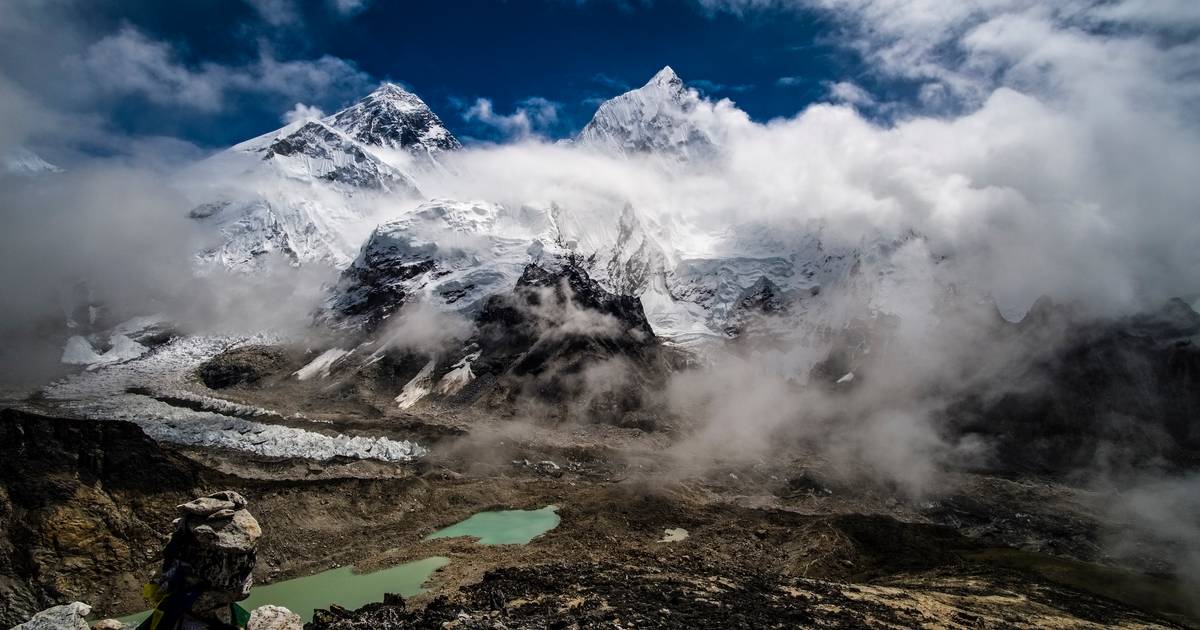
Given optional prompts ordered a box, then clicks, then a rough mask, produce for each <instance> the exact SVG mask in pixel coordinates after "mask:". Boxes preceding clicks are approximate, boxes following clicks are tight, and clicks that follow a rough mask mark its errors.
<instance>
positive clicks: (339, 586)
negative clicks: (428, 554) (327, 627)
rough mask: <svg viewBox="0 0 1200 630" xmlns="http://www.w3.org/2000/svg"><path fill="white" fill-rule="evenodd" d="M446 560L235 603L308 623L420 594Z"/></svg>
mask: <svg viewBox="0 0 1200 630" xmlns="http://www.w3.org/2000/svg"><path fill="white" fill-rule="evenodd" d="M448 562H450V559H449V558H443V557H441V556H434V557H432V558H425V559H424V560H418V561H416V562H409V563H407V564H401V565H398V566H394V567H392V568H390V569H383V570H382V571H375V572H374V573H355V572H354V571H353V570H352V568H351V567H341V568H338V569H330V570H329V571H322V572H321V573H317V574H316V575H310V576H308V577H302V578H296V579H294V580H286V581H283V582H277V583H275V584H264V585H263V586H255V587H254V589H253V590H251V591H250V597H248V598H246V599H245V600H244V601H241V602H238V605H240V606H241V607H242V608H245V609H246V610H254V609H255V608H258V607H259V606H264V605H266V604H275V605H276V606H283V607H284V608H287V609H288V610H290V611H292V612H294V613H296V614H297V615H300V618H301V619H303V620H304V621H305V622H308V621H312V616H313V611H314V610H316V609H318V608H328V607H329V605H330V604H338V605H339V606H344V607H346V608H349V609H351V610H354V609H355V608H359V607H361V606H363V605H365V604H369V603H371V602H378V601H382V600H383V596H384V595H385V594H387V593H397V594H399V595H403V596H405V597H410V596H412V595H416V594H417V593H420V592H421V591H422V590H423V589H422V586H423V585H424V584H425V582H426V581H427V580H429V576H430V575H433V572H434V571H437V570H438V569H440V568H442V567H443V566H446V564H447V563H448ZM148 614H149V611H145V612H141V613H137V614H135V615H129V616H128V617H122V618H121V619H120V620H121V621H122V622H123V623H125V624H137V623H141V621H142V619H144V618H145V617H146V615H148Z"/></svg>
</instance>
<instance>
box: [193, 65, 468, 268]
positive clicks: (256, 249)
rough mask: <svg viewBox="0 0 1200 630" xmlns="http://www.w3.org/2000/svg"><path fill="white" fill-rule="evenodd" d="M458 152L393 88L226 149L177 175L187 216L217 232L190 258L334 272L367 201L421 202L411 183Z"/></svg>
mask: <svg viewBox="0 0 1200 630" xmlns="http://www.w3.org/2000/svg"><path fill="white" fill-rule="evenodd" d="M461 146H462V145H461V144H459V142H458V139H457V138H455V137H454V135H453V134H451V133H450V131H449V130H448V129H446V127H445V125H443V124H442V121H441V119H440V118H438V117H437V115H436V114H434V113H433V111H432V110H430V109H429V106H428V105H426V104H425V102H424V101H422V100H421V98H420V97H418V96H417V95H416V94H413V93H412V92H409V91H407V90H405V89H404V88H402V87H400V86H399V85H396V84H394V83H384V84H383V85H381V86H380V87H379V88H377V89H376V90H375V91H374V92H371V93H370V94H368V95H367V96H365V97H363V98H362V99H360V100H359V101H357V102H356V103H354V104H353V105H351V106H350V107H347V108H346V109H344V110H342V111H339V112H336V113H334V114H333V115H330V116H327V117H325V118H322V119H320V120H315V119H308V120H301V121H296V122H293V123H291V124H289V125H287V126H285V127H283V128H281V129H277V130H275V131H273V132H270V133H267V134H263V135H261V136H259V137H257V138H253V139H251V140H247V141H245V142H242V143H239V144H237V145H234V146H233V147H231V148H229V149H227V150H225V151H222V152H220V153H218V154H217V155H214V156H213V157H211V158H209V159H208V160H205V161H204V162H202V163H201V164H200V165H199V166H198V167H196V168H193V169H191V170H189V171H188V172H187V173H186V174H185V175H184V177H183V178H182V179H184V180H185V181H183V182H181V184H182V185H183V187H184V188H185V189H190V194H189V196H190V197H192V199H193V201H194V202H195V203H196V204H197V205H196V207H195V208H194V209H193V210H192V211H191V217H192V218H194V219H197V220H199V221H203V222H204V223H207V224H209V225H212V226H213V227H215V228H216V230H217V231H218V232H219V233H220V241H221V242H220V244H219V245H217V246H216V247H214V248H211V249H208V250H206V251H204V252H201V254H200V258H201V260H205V261H212V262H217V263H219V264H221V265H224V266H227V267H233V268H241V269H254V268H256V267H257V265H259V264H260V263H261V262H262V260H263V259H264V255H265V254H268V253H271V252H277V253H282V254H283V255H284V256H285V257H286V258H287V259H288V260H289V261H291V262H292V263H294V264H304V263H308V262H317V261H319V262H327V263H330V264H333V265H335V266H338V267H344V266H346V265H348V264H349V263H350V262H351V261H352V260H353V256H354V252H355V251H356V250H357V248H358V245H359V244H360V243H361V242H362V241H361V239H362V237H363V236H365V233H364V231H363V228H364V221H365V220H366V219H367V217H368V216H370V215H371V214H372V212H374V210H373V203H375V201H377V200H378V199H379V198H380V196H381V195H388V196H390V198H391V199H392V200H393V201H395V200H399V201H401V203H407V202H408V201H413V200H419V199H422V198H423V196H424V195H423V194H422V193H421V191H420V188H419V184H418V181H419V179H420V177H422V176H424V175H427V174H429V171H431V170H439V169H442V164H441V162H440V161H439V158H440V157H441V156H442V154H443V153H444V152H446V151H452V150H456V149H459V148H460V147H461ZM373 200H374V201H373Z"/></svg>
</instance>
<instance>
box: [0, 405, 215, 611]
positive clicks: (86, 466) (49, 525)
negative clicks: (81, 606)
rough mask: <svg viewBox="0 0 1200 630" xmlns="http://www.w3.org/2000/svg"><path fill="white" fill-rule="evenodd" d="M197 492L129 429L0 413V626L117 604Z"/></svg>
mask: <svg viewBox="0 0 1200 630" xmlns="http://www.w3.org/2000/svg"><path fill="white" fill-rule="evenodd" d="M198 483H199V471H198V469H197V468H196V466H195V465H194V464H192V463H191V462H189V461H187V460H185V459H183V458H181V457H178V456H175V455H174V454H172V453H169V452H167V451H164V450H162V449H161V448H160V447H159V446H158V445H157V444H155V443H154V442H153V441H152V440H150V438H148V437H146V435H145V434H144V433H142V430H141V429H139V428H138V427H137V426H136V425H134V424H131V423H128V422H119V421H110V422H96V421H88V420H67V419H61V418H48V417H44V416H38V415H33V414H28V413H23V412H19V411H14V410H4V411H0V626H4V627H9V626H12V625H14V624H17V623H20V622H22V621H24V620H26V619H28V618H29V617H30V615H32V614H33V613H35V612H37V611H38V610H42V609H44V608H46V607H48V606H50V605H52V604H56V603H62V602H65V601H71V600H83V601H87V602H92V603H96V602H106V603H110V604H116V603H117V602H115V601H114V599H115V596H114V593H115V592H116V591H117V590H119V586H121V584H122V583H125V584H124V585H125V586H129V584H128V583H127V582H129V581H135V578H134V577H132V573H133V572H138V571H141V570H142V569H143V568H145V567H146V566H148V565H149V564H151V563H153V561H154V556H155V554H156V550H157V549H158V548H159V547H160V546H161V544H162V538H160V535H159V534H158V532H160V531H164V530H166V529H167V528H168V524H169V522H170V520H171V518H172V517H173V514H172V511H171V510H170V509H169V506H170V505H173V504H175V503H178V502H179V501H180V500H181V499H183V498H185V497H187V496H188V495H190V494H191V493H192V492H193V490H192V489H193V488H194V487H195V486H196V485H197V484H198ZM130 505H139V506H141V507H139V509H137V510H136V511H135V510H130V509H129V507H128V506H130ZM135 585H136V584H135ZM123 604H124V605H125V606H127V607H129V608H134V607H136V605H137V604H138V602H124V603H123Z"/></svg>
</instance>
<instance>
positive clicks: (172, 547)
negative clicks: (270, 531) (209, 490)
mask: <svg viewBox="0 0 1200 630" xmlns="http://www.w3.org/2000/svg"><path fill="white" fill-rule="evenodd" d="M178 509H179V514H180V517H179V518H178V519H175V521H174V525H175V531H174V532H173V533H172V534H171V540H170V542H168V543H167V547H166V549H164V550H163V565H162V572H161V574H160V576H159V585H160V586H162V587H163V588H166V589H168V590H171V589H176V590H177V589H178V588H179V586H180V585H181V584H182V585H186V587H187V588H189V589H190V588H196V587H198V588H201V589H203V593H202V594H201V595H200V597H199V598H198V599H197V600H196V601H195V603H194V604H193V605H192V612H193V614H195V615H196V616H197V617H199V618H202V619H203V618H210V619H220V620H221V621H227V614H228V609H229V605H230V604H232V603H233V602H237V601H241V600H243V599H246V598H247V597H249V596H250V586H251V585H252V584H253V577H252V573H253V572H254V563H255V559H256V553H257V549H258V539H259V538H260V537H262V529H261V528H260V527H259V526H258V521H256V520H255V519H254V517H253V516H251V515H250V512H248V511H246V499H245V497H243V496H242V495H240V494H238V493H236V492H233V491H231V490H223V491H221V492H215V493H213V494H210V495H208V496H206V497H201V498H199V499H196V500H194V501H189V502H187V503H184V504H183V505H180V506H179V507H178Z"/></svg>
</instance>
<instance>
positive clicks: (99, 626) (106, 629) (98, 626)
mask: <svg viewBox="0 0 1200 630" xmlns="http://www.w3.org/2000/svg"><path fill="white" fill-rule="evenodd" d="M124 628H125V624H123V623H121V622H120V621H117V620H116V619H101V620H100V621H97V622H96V623H94V624H92V630H124Z"/></svg>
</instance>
